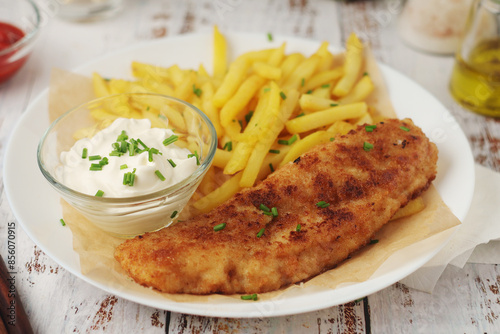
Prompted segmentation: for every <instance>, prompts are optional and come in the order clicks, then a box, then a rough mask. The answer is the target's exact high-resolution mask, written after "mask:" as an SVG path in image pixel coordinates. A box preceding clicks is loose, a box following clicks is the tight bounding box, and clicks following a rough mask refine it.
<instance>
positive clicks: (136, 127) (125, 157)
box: [56, 118, 199, 197]
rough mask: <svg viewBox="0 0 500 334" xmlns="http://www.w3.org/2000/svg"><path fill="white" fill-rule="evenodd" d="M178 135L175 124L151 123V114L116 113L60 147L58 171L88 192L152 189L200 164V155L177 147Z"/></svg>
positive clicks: (122, 194) (71, 185)
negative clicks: (107, 121)
mask: <svg viewBox="0 0 500 334" xmlns="http://www.w3.org/2000/svg"><path fill="white" fill-rule="evenodd" d="M176 140H177V138H176V135H175V133H174V132H173V131H172V130H170V129H160V128H151V121H150V120H148V119H128V118H118V119H116V120H115V121H114V122H113V123H112V124H111V125H110V126H109V127H107V128H105V129H103V130H101V131H99V132H98V133H96V134H95V135H94V136H93V137H92V138H83V139H80V140H78V141H77V142H76V143H75V144H74V145H73V147H72V148H71V149H70V150H69V151H67V152H62V153H61V156H60V160H61V165H60V166H59V167H58V168H57V170H56V175H57V177H58V179H59V180H61V181H62V183H63V184H65V185H66V186H67V187H69V188H71V189H73V190H76V191H79V192H81V193H85V194H87V195H97V196H103V197H131V196H137V195H143V194H146V193H151V192H153V191H156V190H160V189H163V188H166V187H168V186H170V185H174V184H176V183H178V182H180V181H182V180H183V179H185V178H186V177H188V176H189V175H191V174H192V173H193V172H194V171H195V170H196V168H197V164H198V163H199V162H198V158H197V155H196V154H193V153H192V152H190V151H189V150H188V149H185V148H180V147H178V146H177V145H176V144H175V141H176Z"/></svg>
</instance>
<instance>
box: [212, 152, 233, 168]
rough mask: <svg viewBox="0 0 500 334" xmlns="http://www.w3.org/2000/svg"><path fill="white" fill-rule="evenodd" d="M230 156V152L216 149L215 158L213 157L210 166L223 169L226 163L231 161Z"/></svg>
mask: <svg viewBox="0 0 500 334" xmlns="http://www.w3.org/2000/svg"><path fill="white" fill-rule="evenodd" d="M232 155H233V153H232V152H228V151H226V150H221V149H220V148H217V149H216V150H215V156H214V159H213V162H212V164H213V165H214V166H215V167H219V168H222V169H224V168H225V167H226V165H227V163H228V162H229V160H231V156H232Z"/></svg>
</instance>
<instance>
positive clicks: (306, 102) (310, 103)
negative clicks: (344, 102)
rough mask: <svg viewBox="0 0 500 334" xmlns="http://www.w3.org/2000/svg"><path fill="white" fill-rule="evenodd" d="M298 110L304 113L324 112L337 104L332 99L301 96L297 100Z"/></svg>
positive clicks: (309, 95) (310, 95)
mask: <svg viewBox="0 0 500 334" xmlns="http://www.w3.org/2000/svg"><path fill="white" fill-rule="evenodd" d="M299 104H300V108H301V109H302V110H305V111H318V110H325V109H328V108H331V107H335V106H337V105H338V104H339V103H338V102H337V101H335V100H332V99H326V98H323V97H318V96H315V95H312V94H302V95H301V96H300V99H299Z"/></svg>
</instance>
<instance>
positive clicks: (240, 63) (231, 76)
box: [213, 57, 250, 108]
mask: <svg viewBox="0 0 500 334" xmlns="http://www.w3.org/2000/svg"><path fill="white" fill-rule="evenodd" d="M249 66H250V63H249V61H248V60H247V59H246V58H242V57H239V58H238V59H236V60H235V61H234V62H233V63H232V64H231V65H230V66H229V71H228V72H227V74H226V76H225V77H224V79H223V81H222V84H221V85H220V87H219V89H217V91H216V92H215V95H214V99H213V103H214V106H215V107H217V108H222V107H223V106H224V104H225V103H226V102H227V101H228V100H229V99H230V98H231V97H232V96H233V94H234V92H235V91H236V90H237V89H238V87H239V86H240V84H241V83H242V82H243V80H245V76H246V73H247V71H248V68H249Z"/></svg>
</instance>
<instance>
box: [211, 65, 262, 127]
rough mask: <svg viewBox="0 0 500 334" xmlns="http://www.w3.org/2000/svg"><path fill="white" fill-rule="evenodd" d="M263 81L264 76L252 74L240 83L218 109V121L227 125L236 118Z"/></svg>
mask: <svg viewBox="0 0 500 334" xmlns="http://www.w3.org/2000/svg"><path fill="white" fill-rule="evenodd" d="M265 82H266V79H265V78H262V77H260V76H259V75H252V76H250V77H248V78H247V79H246V80H245V81H244V82H243V83H242V84H241V86H240V87H239V88H238V90H237V91H236V93H235V94H234V95H233V96H232V97H231V98H230V99H229V100H228V101H227V102H226V104H224V106H223V107H222V109H221V110H220V122H221V124H222V126H224V127H227V126H229V124H230V123H231V122H232V121H233V120H234V119H235V118H236V116H237V115H238V113H240V112H241V111H242V110H243V108H245V106H246V105H247V104H248V103H249V102H250V100H251V99H252V97H253V96H254V95H255V93H256V92H257V91H258V90H259V88H261V87H262V85H264V83H265Z"/></svg>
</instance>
